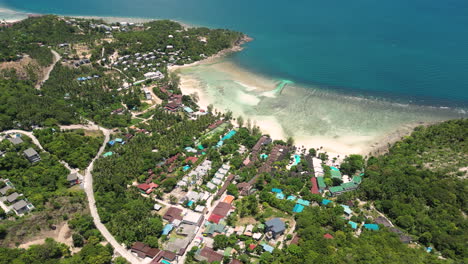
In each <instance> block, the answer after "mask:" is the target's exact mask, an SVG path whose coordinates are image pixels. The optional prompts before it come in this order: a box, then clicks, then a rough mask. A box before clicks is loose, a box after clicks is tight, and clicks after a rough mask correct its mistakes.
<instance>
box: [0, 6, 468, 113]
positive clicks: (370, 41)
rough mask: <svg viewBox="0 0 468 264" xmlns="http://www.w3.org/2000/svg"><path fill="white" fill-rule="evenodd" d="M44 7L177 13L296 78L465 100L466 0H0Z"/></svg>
mask: <svg viewBox="0 0 468 264" xmlns="http://www.w3.org/2000/svg"><path fill="white" fill-rule="evenodd" d="M0 6H4V7H11V8H14V9H17V10H25V11H27V12H37V13H57V14H69V15H102V16H120V17H147V18H170V19H177V20H180V21H183V22H187V23H189V24H196V25H205V26H210V27H222V28H230V29H234V30H239V31H242V32H245V33H247V34H249V35H251V36H252V37H253V38H255V41H254V42H252V43H251V44H249V45H248V48H247V49H246V50H245V51H244V52H242V53H239V54H237V56H235V57H234V58H232V59H233V60H234V61H235V62H236V63H237V64H238V65H240V66H242V67H247V68H249V69H250V70H253V71H256V72H258V73H262V74H265V75H268V76H275V77H278V78H282V79H290V80H293V81H295V82H296V83H303V84H306V85H319V86H321V87H327V88H329V89H333V90H338V91H340V92H343V93H350V94H355V95H370V96H379V97H385V98H392V99H394V100H397V99H398V100H407V101H412V102H416V103H419V104H429V105H445V106H466V105H468V75H467V74H466V72H467V70H468V51H467V47H468V15H467V14H468V1H466V0H446V1H436V0H393V1H375V0H354V1H346V0H331V1H322V0H307V1H305V0H298V1H294V2H292V3H289V2H285V1H280V0H268V1H267V0H257V1H251V0H237V1H222V0H197V1H194V0H133V1H128V0H80V1H62V0H0Z"/></svg>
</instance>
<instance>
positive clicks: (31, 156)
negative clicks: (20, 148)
mask: <svg viewBox="0 0 468 264" xmlns="http://www.w3.org/2000/svg"><path fill="white" fill-rule="evenodd" d="M23 153H24V156H26V158H27V159H28V160H29V162H31V163H36V162H39V161H41V156H39V154H38V153H37V151H35V150H34V149H33V148H28V149H27V150H25V151H24V152H23Z"/></svg>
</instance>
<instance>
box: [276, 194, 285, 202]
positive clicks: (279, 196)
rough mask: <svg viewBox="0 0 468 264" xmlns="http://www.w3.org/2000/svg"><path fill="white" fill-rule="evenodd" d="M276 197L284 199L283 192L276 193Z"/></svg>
mask: <svg viewBox="0 0 468 264" xmlns="http://www.w3.org/2000/svg"><path fill="white" fill-rule="evenodd" d="M276 198H278V199H280V200H283V199H284V194H283V193H277V194H276Z"/></svg>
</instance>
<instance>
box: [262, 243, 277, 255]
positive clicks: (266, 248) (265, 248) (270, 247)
mask: <svg viewBox="0 0 468 264" xmlns="http://www.w3.org/2000/svg"><path fill="white" fill-rule="evenodd" d="M262 247H263V250H265V251H268V252H270V253H273V249H275V248H274V247H272V246H270V245H268V244H263V245H262Z"/></svg>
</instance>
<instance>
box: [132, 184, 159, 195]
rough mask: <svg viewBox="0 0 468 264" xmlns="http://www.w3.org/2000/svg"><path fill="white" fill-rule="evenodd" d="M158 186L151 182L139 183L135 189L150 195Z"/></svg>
mask: <svg viewBox="0 0 468 264" xmlns="http://www.w3.org/2000/svg"><path fill="white" fill-rule="evenodd" d="M158 186H159V185H157V184H156V183H154V182H151V183H149V184H147V183H141V184H138V185H137V188H138V189H140V192H142V193H144V194H150V193H151V192H152V191H153V190H154V189H156V188H158Z"/></svg>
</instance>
